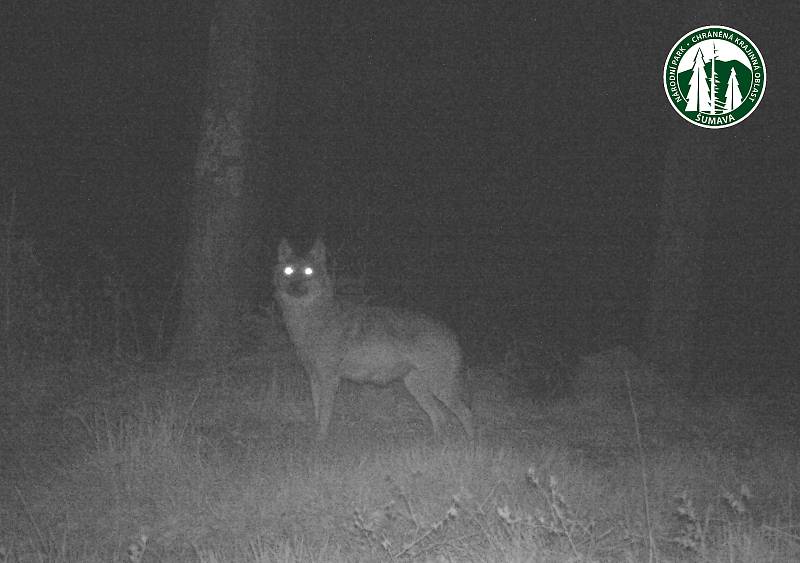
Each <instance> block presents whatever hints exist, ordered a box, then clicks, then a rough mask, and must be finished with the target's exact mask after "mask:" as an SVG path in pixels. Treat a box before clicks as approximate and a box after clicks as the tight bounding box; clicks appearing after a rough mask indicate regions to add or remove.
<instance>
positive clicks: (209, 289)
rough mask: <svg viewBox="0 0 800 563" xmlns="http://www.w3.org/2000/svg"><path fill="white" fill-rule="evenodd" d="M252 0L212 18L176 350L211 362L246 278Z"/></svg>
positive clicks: (233, 1)
mask: <svg viewBox="0 0 800 563" xmlns="http://www.w3.org/2000/svg"><path fill="white" fill-rule="evenodd" d="M255 7H256V2H255V0H218V1H217V2H216V13H215V14H214V18H213V21H212V24H211V30H210V40H209V57H208V59H209V63H208V66H209V68H208V78H207V93H206V104H205V111H204V114H203V138H202V140H201V142H200V146H199V149H198V152H197V160H196V163H195V171H194V182H195V185H194V190H195V191H194V198H193V201H192V209H191V219H190V230H189V236H188V241H187V247H186V259H185V268H184V271H183V280H182V282H183V283H182V290H183V291H182V303H181V313H180V314H181V316H180V320H179V325H178V331H177V334H176V338H175V342H174V345H173V350H172V352H173V353H172V355H173V358H174V359H176V360H183V361H185V360H191V361H199V362H201V363H203V364H207V363H209V362H212V361H214V360H220V359H222V358H224V357H225V355H226V352H227V351H228V350H229V349H230V345H231V337H232V335H233V327H234V323H235V319H236V316H237V313H236V311H237V308H238V304H239V303H240V302H241V300H242V298H243V297H245V295H244V291H245V285H246V284H244V283H243V276H242V274H243V271H244V254H243V252H242V249H243V248H244V247H245V245H244V241H243V232H244V222H245V219H246V218H247V217H248V214H247V211H248V209H249V208H251V207H252V205H251V199H252V191H251V189H250V186H249V182H248V180H249V175H248V174H247V167H246V157H247V145H248V143H247V137H248V125H249V124H250V122H251V115H252V110H253V97H254V93H255V79H256V64H255V61H256V52H255V49H256V31H257V30H256V29H255V28H256V23H255V22H256V18H255Z"/></svg>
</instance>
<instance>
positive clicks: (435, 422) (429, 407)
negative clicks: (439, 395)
mask: <svg viewBox="0 0 800 563" xmlns="http://www.w3.org/2000/svg"><path fill="white" fill-rule="evenodd" d="M429 377H430V374H426V373H424V372H421V371H419V370H414V371H412V372H411V373H409V374H408V375H407V376H406V377H405V379H404V380H403V382H404V383H405V385H406V389H408V392H409V393H411V395H412V396H413V397H414V399H415V400H416V401H417V403H419V406H420V407H422V410H423V411H425V414H427V415H428V418H430V419H431V425H432V426H433V434H434V435H435V436H437V437H438V436H441V433H442V424H443V423H444V412H443V411H442V407H441V406H439V402H438V401H437V400H436V397H435V396H434V393H433V390H432V389H431V384H430V382H429V381H428V378H429Z"/></svg>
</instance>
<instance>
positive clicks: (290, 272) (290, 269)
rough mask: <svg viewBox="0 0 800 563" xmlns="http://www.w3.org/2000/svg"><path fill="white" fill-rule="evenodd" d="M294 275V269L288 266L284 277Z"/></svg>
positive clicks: (284, 270)
mask: <svg viewBox="0 0 800 563" xmlns="http://www.w3.org/2000/svg"><path fill="white" fill-rule="evenodd" d="M293 273H294V268H292V267H291V266H286V267H285V268H284V269H283V275H284V276H291V275H292V274H293Z"/></svg>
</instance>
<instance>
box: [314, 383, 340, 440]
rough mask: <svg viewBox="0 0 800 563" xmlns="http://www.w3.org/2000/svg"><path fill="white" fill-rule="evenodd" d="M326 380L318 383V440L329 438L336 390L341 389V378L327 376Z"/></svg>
mask: <svg viewBox="0 0 800 563" xmlns="http://www.w3.org/2000/svg"><path fill="white" fill-rule="evenodd" d="M325 376H326V378H322V379H320V380H319V381H317V391H318V397H317V410H318V416H317V420H318V422H319V432H318V433H317V439H318V440H324V439H325V438H326V437H327V436H328V427H329V426H330V423H331V415H332V414H333V402H334V400H335V399H336V390H337V389H338V388H339V377H338V376H336V375H334V374H325Z"/></svg>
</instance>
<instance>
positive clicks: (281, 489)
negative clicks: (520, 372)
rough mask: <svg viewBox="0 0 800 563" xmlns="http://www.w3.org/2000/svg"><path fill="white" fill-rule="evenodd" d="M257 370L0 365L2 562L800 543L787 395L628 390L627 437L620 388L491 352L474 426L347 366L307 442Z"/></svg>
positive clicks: (695, 553)
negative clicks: (515, 387)
mask: <svg viewBox="0 0 800 563" xmlns="http://www.w3.org/2000/svg"><path fill="white" fill-rule="evenodd" d="M281 369H283V368H281ZM267 371H269V370H267ZM265 373H266V372H263V371H258V370H251V371H250V372H249V373H248V370H241V369H240V370H238V371H237V370H228V371H226V372H225V373H224V374H217V375H210V376H204V377H200V376H198V375H197V374H192V373H174V372H170V371H169V370H167V369H164V368H160V367H150V368H147V367H142V366H139V367H136V368H131V367H122V366H116V367H109V366H89V365H86V366H81V367H75V366H73V367H69V368H68V367H63V366H60V367H53V366H49V367H38V368H29V369H26V370H17V371H15V372H12V373H7V374H6V375H5V376H4V379H2V381H0V386H2V389H0V391H2V392H1V393H0V436H1V437H0V562H2V563H6V562H17V561H52V562H62V561H64V562H66V561H80V562H90V563H91V562H95V561H97V562H101V561H102V562H109V561H114V562H116V561H127V562H148V563H149V562H157V561H200V562H226V561H304V562H305V561H333V562H335V561H394V560H398V561H411V560H413V561H430V562H434V561H435V562H438V561H554V562H555V561H573V562H577V561H631V562H633V561H637V562H638V561H648V560H657V561H664V562H666V561H720V562H721V561H726V562H736V561H741V562H744V561H758V562H768V561H800V525H798V516H797V512H798V510H797V509H796V508H795V506H794V505H795V504H796V503H797V501H796V496H797V489H798V485H800V445H799V444H800V437H798V430H800V420H799V419H800V417H799V416H798V413H797V412H796V404H797V401H796V400H797V396H796V395H795V396H792V395H787V394H783V395H780V394H774V395H770V394H768V393H764V394H762V395H759V396H751V397H729V398H725V399H722V398H717V399H713V400H705V401H694V402H692V401H689V400H685V399H682V398H680V397H678V396H672V395H670V394H669V393H661V394H658V395H657V396H651V397H650V398H649V399H643V398H641V397H637V394H636V393H634V398H635V399H636V402H635V403H634V404H635V407H636V414H637V415H638V430H639V437H638V438H637V433H636V429H637V426H636V425H635V424H634V418H633V413H632V409H631V403H630V401H629V398H628V396H627V394H626V393H622V394H615V393H609V394H605V395H603V394H595V393H592V394H586V395H583V396H581V395H580V394H577V395H576V394H573V395H571V396H569V397H566V398H562V399H552V400H547V401H541V400H540V401H536V400H533V399H531V398H529V397H519V396H515V394H514V393H513V391H509V390H508V389H506V390H505V391H503V386H502V385H500V384H499V383H498V382H497V381H495V380H493V378H492V373H493V370H492V369H488V370H483V371H482V375H481V376H480V379H481V380H482V382H483V384H482V385H477V387H478V388H479V390H478V391H477V392H475V393H474V395H473V410H474V412H475V417H476V422H477V423H478V426H479V433H480V438H479V439H478V441H477V443H476V444H469V443H467V442H466V441H465V440H464V438H463V437H462V435H461V434H460V433H459V429H458V427H457V425H456V424H455V423H453V424H452V427H451V428H450V430H451V434H450V435H449V437H448V438H447V439H445V440H443V441H436V440H434V439H433V438H432V437H430V436H429V429H428V425H427V422H426V420H425V419H424V418H423V416H422V413H421V411H420V410H419V409H418V408H417V407H416V406H415V405H414V404H413V403H412V402H411V399H410V397H409V396H408V394H407V393H405V392H404V391H403V390H402V389H401V388H397V387H390V388H387V389H383V390H379V391H376V390H374V389H370V388H362V387H350V386H345V387H344V388H343V389H342V390H341V393H340V396H339V397H338V399H337V405H336V409H335V415H334V421H333V425H332V436H331V439H330V440H329V441H328V442H327V443H325V444H322V445H318V444H316V443H314V441H313V440H312V439H311V437H312V436H313V432H314V428H313V425H312V424H311V423H310V414H311V409H310V402H309V401H308V400H306V399H305V395H304V392H305V390H304V387H303V385H297V384H295V383H290V384H289V385H283V386H280V385H277V386H272V387H270V386H269V385H267V384H266V383H265V381H266V378H265ZM498 381H499V380H498ZM639 445H641V449H640V448H639ZM645 501H646V502H645Z"/></svg>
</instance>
